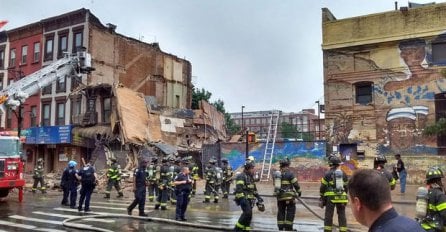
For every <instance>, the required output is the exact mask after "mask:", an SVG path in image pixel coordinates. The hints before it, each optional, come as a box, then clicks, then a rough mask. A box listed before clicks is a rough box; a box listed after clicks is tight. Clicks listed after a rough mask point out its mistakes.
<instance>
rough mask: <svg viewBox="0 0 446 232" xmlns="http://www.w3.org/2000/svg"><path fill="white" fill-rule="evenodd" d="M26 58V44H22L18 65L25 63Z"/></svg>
mask: <svg viewBox="0 0 446 232" xmlns="http://www.w3.org/2000/svg"><path fill="white" fill-rule="evenodd" d="M27 60H28V45H23V46H22V53H21V62H20V65H25V64H26V63H27Z"/></svg>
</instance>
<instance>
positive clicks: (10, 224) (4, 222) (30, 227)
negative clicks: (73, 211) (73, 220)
mask: <svg viewBox="0 0 446 232" xmlns="http://www.w3.org/2000/svg"><path fill="white" fill-rule="evenodd" d="M0 225H3V226H10V227H17V228H22V229H27V230H34V231H48V232H65V230H56V229H49V228H38V227H36V226H33V225H25V224H20V223H15V222H9V221H3V220H0ZM0 232H4V230H0Z"/></svg>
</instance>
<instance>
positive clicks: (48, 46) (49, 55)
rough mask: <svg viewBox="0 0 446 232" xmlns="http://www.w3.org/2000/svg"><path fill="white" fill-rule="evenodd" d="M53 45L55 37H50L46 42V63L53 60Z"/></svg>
mask: <svg viewBox="0 0 446 232" xmlns="http://www.w3.org/2000/svg"><path fill="white" fill-rule="evenodd" d="M53 43H54V37H53V36H48V37H46V40H45V59H44V60H45V61H47V60H52V59H53Z"/></svg>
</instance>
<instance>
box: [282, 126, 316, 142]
mask: <svg viewBox="0 0 446 232" xmlns="http://www.w3.org/2000/svg"><path fill="white" fill-rule="evenodd" d="M280 130H281V132H282V138H284V139H295V140H302V141H313V140H314V136H313V134H311V133H310V132H300V131H299V129H298V128H297V127H296V126H295V125H293V124H290V123H287V122H282V124H281V125H280Z"/></svg>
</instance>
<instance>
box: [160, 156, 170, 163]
mask: <svg viewBox="0 0 446 232" xmlns="http://www.w3.org/2000/svg"><path fill="white" fill-rule="evenodd" d="M167 161H169V159H167V157H163V158H162V159H161V162H162V163H167Z"/></svg>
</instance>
